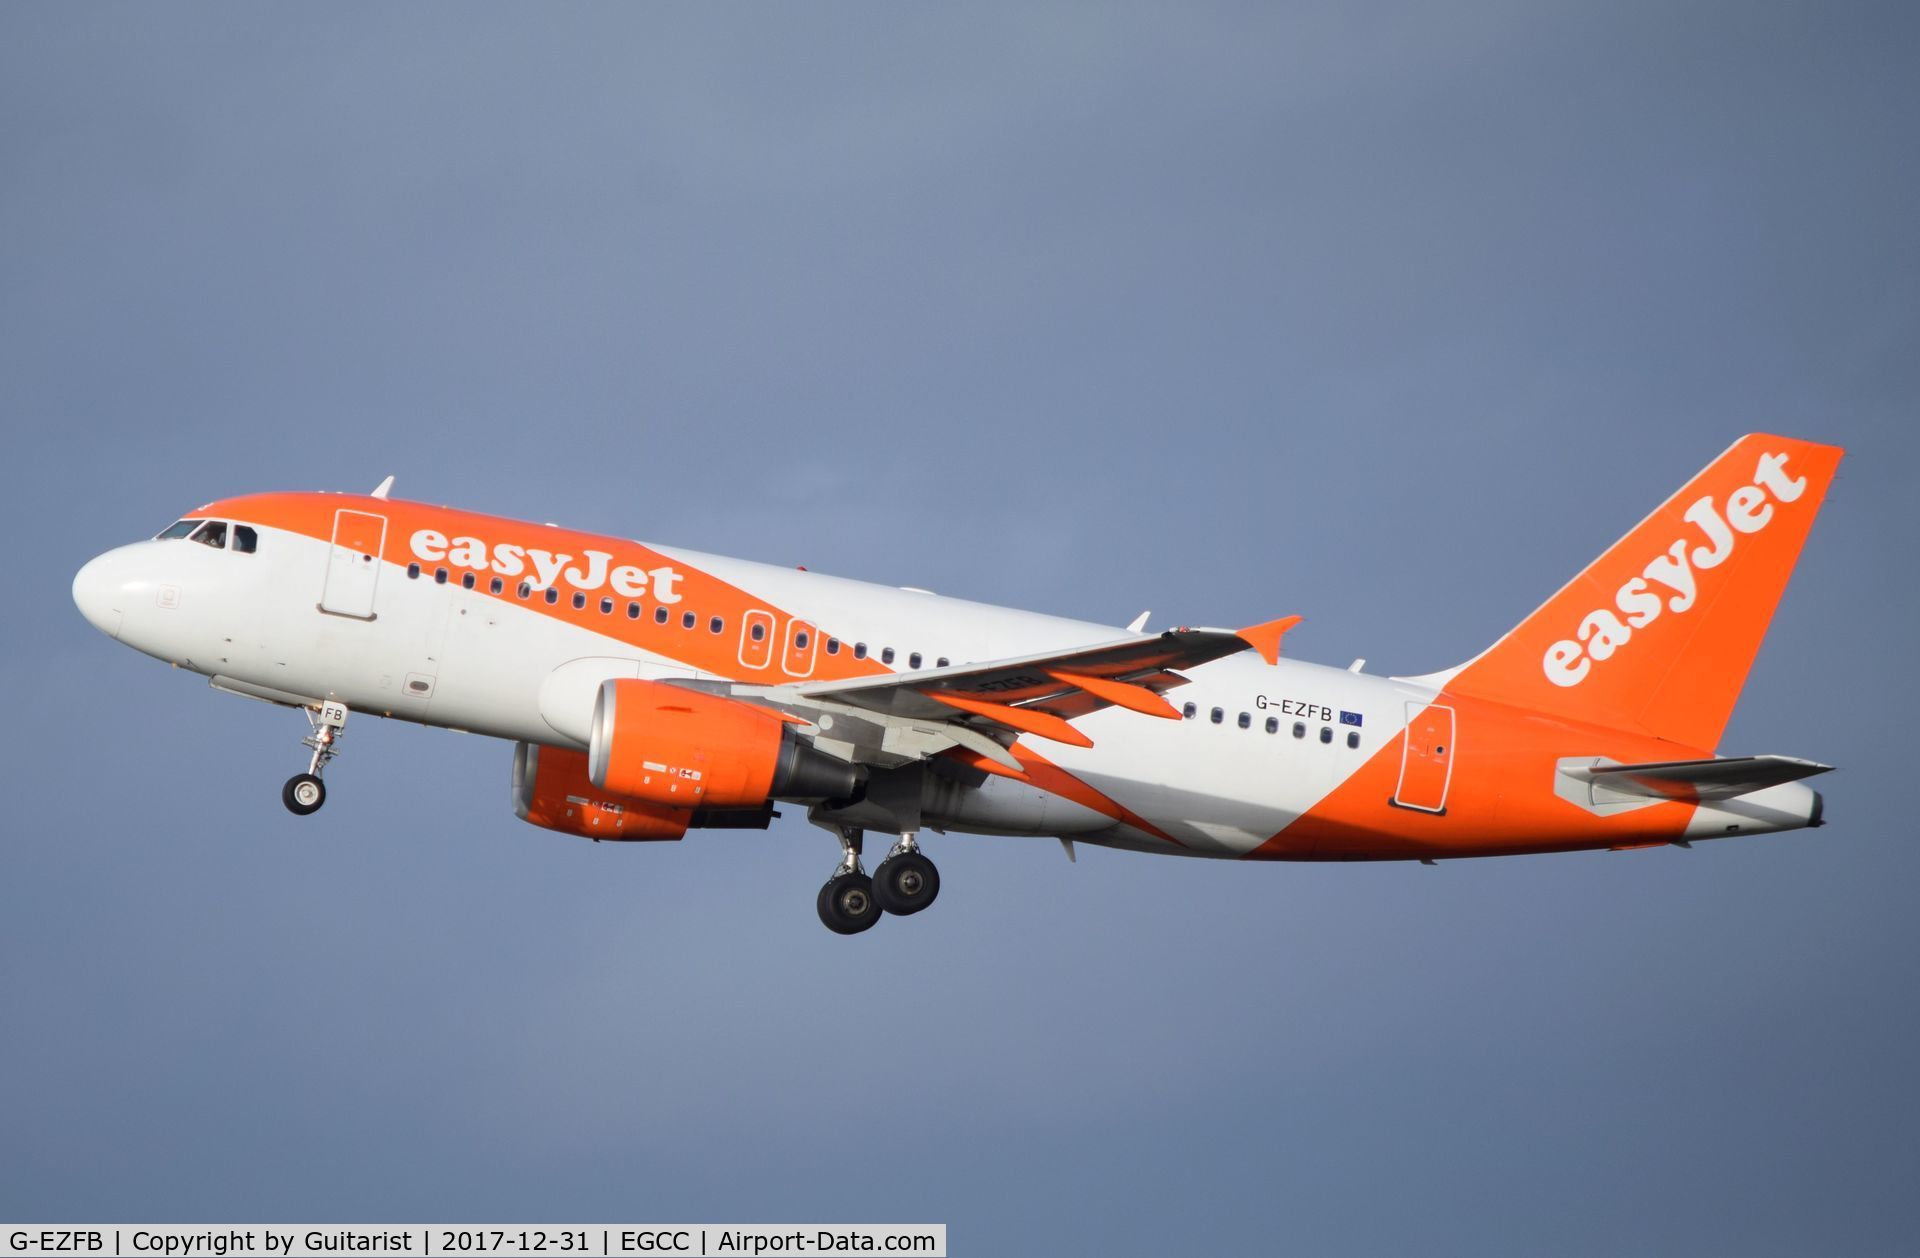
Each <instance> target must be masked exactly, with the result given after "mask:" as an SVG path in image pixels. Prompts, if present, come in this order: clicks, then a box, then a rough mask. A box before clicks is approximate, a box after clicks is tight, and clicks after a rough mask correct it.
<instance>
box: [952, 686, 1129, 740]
mask: <svg viewBox="0 0 1920 1258" xmlns="http://www.w3.org/2000/svg"><path fill="white" fill-rule="evenodd" d="M920 693H921V694H923V695H925V696H926V697H927V698H929V699H932V700H934V701H935V702H937V703H944V704H946V705H947V706H948V707H950V708H959V709H960V710H961V711H962V712H971V713H973V714H974V715H975V716H984V717H986V718H987V719H988V720H990V721H998V722H1000V724H1002V725H1005V726H1006V727H1007V728H1009V729H1017V730H1021V731H1024V732H1025V733H1028V734H1034V735H1037V736H1038V737H1041V738H1051V739H1052V740H1053V741H1054V742H1056V743H1069V744H1071V745H1073V746H1075V747H1091V746H1093V740H1092V739H1091V738H1088V737H1087V736H1086V735H1085V734H1082V733H1081V732H1080V731H1079V730H1077V729H1075V728H1074V727H1073V726H1071V725H1069V724H1068V723H1067V722H1065V721H1063V720H1061V719H1060V718H1059V717H1057V716H1055V715H1054V714H1053V713H1051V712H1041V711H1038V710H1036V709H1034V708H1010V707H1008V706H1007V705H1006V704H1004V703H988V702H987V701H986V700H985V699H963V698H961V697H960V696H959V695H956V694H949V693H948V692H946V691H943V690H922V691H921V692H920Z"/></svg>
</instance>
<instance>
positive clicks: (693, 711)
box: [73, 435, 1842, 934]
mask: <svg viewBox="0 0 1920 1258" xmlns="http://www.w3.org/2000/svg"><path fill="white" fill-rule="evenodd" d="M1841 454H1842V451H1841V450H1840V449H1838V448H1837V447H1834V446H1826V445H1816V444H1813V443H1811V442H1806V441H1797V440H1793V439H1790V438H1786V437H1773V436H1764V435H1755V436H1749V437H1744V438H1742V439H1741V440H1740V441H1738V442H1737V443H1735V444H1734V446H1733V448H1732V449H1730V450H1728V451H1727V452H1726V453H1725V454H1723V455H1721V456H1720V457H1719V458H1718V459H1716V460H1714V461H1713V463H1712V464H1710V465H1709V466H1708V467H1707V468H1706V469H1705V470H1704V471H1702V472H1701V473H1700V474H1699V475H1698V476H1696V477H1694V478H1693V479H1692V480H1691V481H1689V482H1688V483H1687V484H1686V486H1685V487H1684V488H1682V489H1681V490H1680V491H1679V492H1678V493H1677V494H1675V495H1674V496H1673V497H1672V498H1670V499H1668V501H1667V502H1666V503H1665V504H1663V505H1662V506H1661V507H1660V508H1659V509H1657V510H1656V511H1654V513H1653V514H1652V515H1650V516H1648V517H1647V518H1646V519H1645V520H1643V521H1642V522H1641V523H1640V524H1639V525H1637V526H1636V527H1635V528H1634V529H1633V530H1632V531H1631V532H1629V533H1628V534H1627V535H1626V537H1624V538H1622V539H1621V540H1620V541H1619V542H1618V543H1617V544H1616V545H1614V546H1613V547H1612V549H1610V550H1608V551H1607V552H1606V553H1605V554H1603V555H1602V556H1600V558H1599V559H1597V560H1595V561H1594V562H1593V563H1592V565H1590V566H1589V567H1588V568H1587V569H1586V570H1585V571H1584V572H1581V573H1580V574H1579V575H1578V576H1576V577H1574V579H1573V580H1572V581H1570V582H1569V583H1568V584H1567V585H1566V586H1565V587H1564V588H1563V589H1561V590H1560V592H1559V593H1557V594H1555V595H1554V596H1553V597H1552V598H1550V599H1548V600H1547V601H1546V603H1545V604H1544V605H1542V606H1541V607H1540V609H1539V610H1538V611H1536V612H1534V613H1533V614H1532V615H1531V616H1528V617H1527V618H1526V619H1525V620H1524V621H1522V622H1521V623H1520V625H1519V626H1518V627H1517V628H1515V629H1514V630H1513V631H1512V632H1510V633H1508V634H1507V635H1506V636H1505V637H1503V638H1501V639H1500V640H1499V641H1498V642H1496V643H1494V644H1493V646H1491V647H1490V648H1488V649H1487V650H1486V651H1485V652H1483V653H1482V654H1480V655H1479V656H1477V657H1475V658H1474V659H1472V660H1469V661H1468V662H1467V663H1465V664H1462V665H1460V666H1458V667H1456V668H1450V669H1447V670H1445V671H1443V672H1438V673H1433V674H1429V675H1427V676H1421V677H1377V676H1370V675H1368V674H1366V673H1363V672H1361V671H1360V668H1359V663H1358V662H1356V664H1355V666H1354V667H1353V668H1349V669H1341V668H1329V667H1325V666H1322V665H1319V664H1308V663H1303V662H1300V661H1298V660H1294V659H1291V658H1286V659H1283V658H1281V650H1280V648H1281V640H1282V637H1283V635H1284V634H1285V633H1286V632H1287V630H1288V629H1289V628H1290V627H1291V626H1292V625H1293V624H1294V623H1295V622H1296V621H1297V620H1298V619H1299V618H1298V617H1296V616H1288V617H1285V618H1284V619H1280V620H1274V621H1269V622H1267V623H1265V624H1260V625H1254V626H1251V627H1249V628H1245V629H1239V630H1232V629H1187V628H1182V629H1169V630H1166V631H1164V632H1160V633H1149V632H1146V631H1145V630H1144V623H1145V620H1146V618H1145V616H1142V617H1141V619H1140V620H1139V621H1136V622H1135V623H1134V624H1133V625H1131V626H1129V627H1128V628H1126V629H1114V628H1109V627H1106V626H1103V625H1096V624H1087V623H1083V622H1080V621H1074V620H1064V619H1061V618H1058V617H1054V616H1046V615H1039V614H1036V613H1033V612H1023V611H1014V610H1010V609H1007V608H1001V607H991V606H987V605H984V604H980V603H972V602H964V601H961V600H959V599H951V598H942V597H939V596H938V595H935V594H931V593H928V592H926V591H924V590H914V589H894V588H891V587H886V586H877V585H868V584H864V583H861V582H858V581H849V580H843V579H841V578H838V577H830V576H823V575H820V574H818V573H813V572H807V571H804V570H796V569H791V568H780V567H772V566H768V565H766V564H759V563H750V562H747V561H744V560H739V559H725V558H720V557H718V556H714V555H703V554H698V553H696V552H693V551H689V550H680V549H677V548H673V547H667V546H655V545H651V544H648V543H643V542H634V541H628V540H625V539H623V538H616V537H601V536H597V535H594V534H589V533H577V532H572V531H570V530H567V529H562V528H555V527H553V526H551V525H544V524H529V523H526V522H524V521H520V520H508V519H502V518H500V517H497V516H489V515H477V514H474V513H472V512H468V511H456V510H454V509H452V508H449V507H436V506H428V505H426V504H423V503H416V502H401V501H397V500H394V499H391V498H389V497H388V496H387V493H386V490H387V488H388V485H390V484H391V478H389V481H388V484H387V485H382V486H381V487H380V489H378V490H376V491H375V492H374V493H373V494H371V495H369V496H356V495H346V494H332V493H274V494H258V495H253V496H249V497H242V498H231V499H227V500H225V501H222V502H214V503H209V504H208V505H206V506H204V507H202V508H200V509H199V510H197V511H195V512H193V513H192V514H190V515H189V516H187V517H186V518H185V519H182V520H180V521H179V522H177V523H175V524H173V525H171V526H169V527H168V528H166V529H164V530H163V531H162V532H161V533H160V535H159V536H158V537H156V538H154V539H153V540H151V541H144V542H137V543H134V544H133V545H130V546H122V547H120V548H119V549H116V550H112V551H109V552H108V553H106V554H104V555H101V556H100V557H99V558H97V559H94V560H93V561H92V562H90V563H88V564H87V565H86V566H85V567H84V568H82V569H81V570H80V572H79V575H77V576H76V577H75V578H74V582H73V598H74V602H75V603H76V604H78V605H79V607H80V610H81V611H82V612H83V613H84V614H85V615H86V617H87V619H88V620H90V621H91V622H92V623H93V624H94V625H95V626H96V627H97V628H99V629H100V630H101V631H102V632H103V633H105V634H107V635H108V636H109V637H112V638H117V639H118V640H119V641H121V642H123V643H125V644H126V645H128V646H131V647H133V648H135V649H136V650H139V651H143V652H145V653H147V654H148V655H152V656H154V657H156V658H158V659H162V660H166V661H168V662H170V663H172V664H175V665H177V666H178V667H180V668H186V669H191V670H193V671H194V672H197V673H203V674H206V675H207V676H209V677H211V678H212V684H213V686H214V687H215V688H216V689H219V690H225V691H230V692H232V693H235V694H240V695H247V696H250V697H253V698H256V699H265V700H268V701H271V702H274V703H280V704H285V705H287V706H289V707H294V708H299V709H301V710H303V711H304V712H305V714H306V717H307V720H308V722H309V724H310V727H311V733H310V736H309V737H308V738H307V739H306V745H307V746H308V747H309V748H311V749H312V755H311V758H310V760H309V762H308V765H307V770H306V772H304V773H301V774H298V775H296V776H295V777H293V778H292V779H291V780H289V781H288V782H287V784H286V788H285V790H284V792H283V798H284V800H285V803H286V806H287V807H288V808H289V809H291V810H292V811H293V812H295V813H298V814H302V815H305V814H308V813H312V812H314V811H315V810H316V809H318V808H319V807H320V805H321V804H322V803H323V802H324V801H325V799H326V790H325V787H324V785H323V780H322V774H323V773H324V772H325V770H326V768H327V767H328V764H329V762H330V761H331V760H332V759H333V758H334V757H335V756H336V755H338V754H339V751H340V745H341V735H342V732H343V730H344V728H345V725H346V722H347V718H348V714H349V713H351V712H361V713H377V714H379V715H381V716H390V717H396V718H399V719H402V720H408V721H414V722H418V723H420V724H423V725H439V726H446V727H450V728H455V729H461V730H467V731H471V732H474V733H479V734H486V735H489V736H492V737H495V738H502V739H507V740H511V741H512V742H514V743H515V744H516V746H515V750H514V756H513V801H514V808H515V810H516V811H517V812H518V813H519V815H520V816H521V817H522V818H524V819H525V820H527V821H530V822H532V823H533V824H535V825H537V826H544V827H546V828H548V829H550V830H558V831H561V832H563V833H566V834H573V835H580V836H582V837H585V838H590V839H595V840H618V841H623V842H632V841H657V840H670V839H679V838H681V837H683V836H684V835H685V834H686V832H687V831H688V830H691V829H701V828H721V829H724V828H742V827H744V828H760V827H764V826H766V825H767V823H768V820H769V818H770V817H771V816H772V815H773V809H774V806H775V805H776V804H778V803H783V802H786V803H792V804H795V805H799V806H802V807H805V808H806V810H807V815H808V817H809V819H811V820H812V821H813V822H814V823H815V824H817V825H820V826H823V827H825V828H826V829H827V830H829V831H830V832H832V833H833V834H834V835H835V836H837V837H838V839H839V842H840V861H839V865H838V867H837V868H836V869H835V871H834V873H833V876H832V877H831V878H830V879H829V880H828V881H827V883H826V885H825V886H824V887H822V888H821V890H820V893H819V897H818V908H819V913H820V918H821V920H822V921H823V922H825V923H826V925H827V926H828V927H829V928H830V929H832V930H835V931H838V932H840V933H842V934H853V933H855V932H858V931H863V930H866V929H867V928H868V927H870V926H872V925H873V924H874V923H875V922H876V921H878V920H879V918H880V916H881V915H882V913H891V914H897V915H905V914H910V913H916V912H919V911H920V910H921V909H924V908H926V907H927V906H928V905H929V904H931V903H933V900H934V897H935V896H936V895H937V894H938V893H939V889H940V878H939V874H938V872H937V871H936V869H935V868H934V865H933V863H932V862H931V861H930V860H929V859H928V858H927V857H926V855H925V854H924V853H923V852H922V851H921V850H920V843H919V836H920V835H921V834H922V833H924V832H925V831H929V830H931V831H935V832H939V833H948V832H955V831H959V832H967V833H975V834H1002V835H1037V836H1054V837H1058V838H1059V839H1061V840H1062V841H1063V842H1064V843H1065V844H1066V848H1067V852H1068V854H1069V855H1072V853H1073V844H1074V843H1075V842H1081V843H1097V844H1101V845H1104V846H1108V847H1118V848H1129V849H1132V850H1135V851H1142V852H1160V853H1165V854H1168V855H1178V856H1211V857H1224V858H1229V859H1251V860H1422V861H1434V860H1442V859H1448V858H1452V857H1462V856H1503V855H1512V854H1517V853H1527V852H1564V851H1575V850H1580V849H1591V848H1615V849H1619V848H1637V847H1650V846H1656V845H1661V844H1679V845H1682V846H1685V845H1687V844H1690V843H1692V842H1694V841H1695V840H1700V839H1710V838H1722V837H1725V836H1728V835H1744V834H1759V833H1763V832H1766V831H1772V830H1791V829H1795V828H1797V827H1801V826H1817V825H1819V824H1820V820H1821V800H1820V796H1819V794H1817V793H1816V792H1815V791H1813V790H1811V789H1810V788H1809V787H1808V786H1807V785H1806V783H1805V782H1804V781H1802V779H1804V778H1807V777H1810V776H1812V775H1814V774H1816V773H1821V772H1824V771H1825V770H1826V769H1827V767H1828V766H1826V765H1823V764H1818V763H1815V762H1813V761H1809V760H1799V759H1793V758H1789V757H1785V756H1772V755H1757V756H1732V757H1722V756H1719V755H1717V754H1716V749H1717V747H1718V745H1719V742H1720V735H1721V731H1722V729H1723V728H1724V727H1725V725H1726V722H1727V717H1728V715H1729V714H1730V713H1731V711H1732V709H1733V704H1734V700H1735V699H1736V697H1737V696H1738V694H1739V692H1740V687H1741V684H1742V683H1743V682H1744V680H1745V678H1746V675H1747V670H1748V668H1749V666H1750V665H1751V664H1752V662H1753V658H1754V654H1755V652H1756V651H1757V650H1758V649H1759V646H1760V639H1761V637H1762V635H1763V634H1764V633H1765V632H1766V628H1767V623H1768V621H1769V620H1770V619H1771V618H1772V615H1773V609H1774V606H1775V605H1776V603H1777V602H1778V601H1779V598H1780V594H1781V591H1782V590H1783V589H1784V588H1785V586H1786V583H1787V577H1788V574H1789V573H1790V572H1791V571H1792V569H1793V565H1794V562H1795V560H1796V559H1797V558H1798V557H1799V554H1800V548H1801V544H1802V542H1804V540H1805V539H1806V536H1807V531H1808V529H1809V528H1810V527H1811V526H1812V524H1813V517H1814V514H1815V513H1816V512H1817V511H1818V510H1819V508H1820V503H1821V500H1822V498H1823V497H1824V496H1825V495H1826V491H1827V487H1828V484H1829V483H1830V482H1831V481H1832V479H1833V475H1834V470H1835V468H1836V467H1837V466H1838V464H1839V462H1840V458H1841ZM867 831H875V832H879V833H882V834H884V835H886V836H887V837H888V840H889V842H890V844H891V850H890V851H889V852H888V853H887V855H886V857H885V858H884V859H883V860H881V862H880V863H879V865H878V866H877V867H876V868H875V870H874V872H873V875H872V876H871V877H869V876H868V875H867V873H866V872H865V869H864V867H863V865H862V860H861V857H862V846H863V845H862V837H863V835H864V834H865V832H867Z"/></svg>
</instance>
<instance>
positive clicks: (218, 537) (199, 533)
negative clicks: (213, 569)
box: [187, 520, 227, 550]
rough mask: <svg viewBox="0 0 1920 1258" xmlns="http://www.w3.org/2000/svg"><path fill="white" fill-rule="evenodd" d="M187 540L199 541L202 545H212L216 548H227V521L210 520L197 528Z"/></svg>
mask: <svg viewBox="0 0 1920 1258" xmlns="http://www.w3.org/2000/svg"><path fill="white" fill-rule="evenodd" d="M187 540H188V541H190V542H199V543H200V544H201V545H202V546H211V547H213V548H214V549H215V550H225V549H226V548H227V522H226V521H225V520H208V521H207V522H206V523H205V524H202V525H201V526H200V527H199V528H197V529H195V530H194V531H193V535H192V536H191V537H189V538H188V539H187Z"/></svg>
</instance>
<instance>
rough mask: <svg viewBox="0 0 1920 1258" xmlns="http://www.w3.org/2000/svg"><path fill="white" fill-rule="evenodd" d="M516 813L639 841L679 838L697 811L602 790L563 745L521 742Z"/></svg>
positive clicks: (597, 836) (588, 834)
mask: <svg viewBox="0 0 1920 1258" xmlns="http://www.w3.org/2000/svg"><path fill="white" fill-rule="evenodd" d="M513 811H514V812H515V813H516V814H517V815H518V816H519V818H520V820H522V821H528V822H532V823H533V824H534V825H536V826H544V827H546V828H547V829H549V830H558V831H560V832H561V833H562V834H577V835H580V836H581V837H582V838H588V839H594V840H596V841H599V840H618V841H621V842H628V843H631V842H635V841H640V840H647V839H655V840H659V839H677V838H680V837H681V836H682V835H684V834H686V832H687V826H688V824H689V823H690V822H691V821H692V820H693V814H692V813H691V812H689V811H687V810H686V809H684V808H663V807H661V806H660V805H659V804H650V803H647V802H646V801H644V800H638V799H627V798H623V797H622V796H619V795H616V794H614V793H613V792H611V791H603V790H601V789H600V788H599V787H597V786H595V785H594V784H593V783H592V782H590V781H588V780H587V757H586V755H585V754H584V753H582V752H578V751H568V750H567V749H566V748H564V747H539V746H534V745H532V744H529V743H521V744H519V745H518V746H517V747H515V748H514V752H513Z"/></svg>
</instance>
